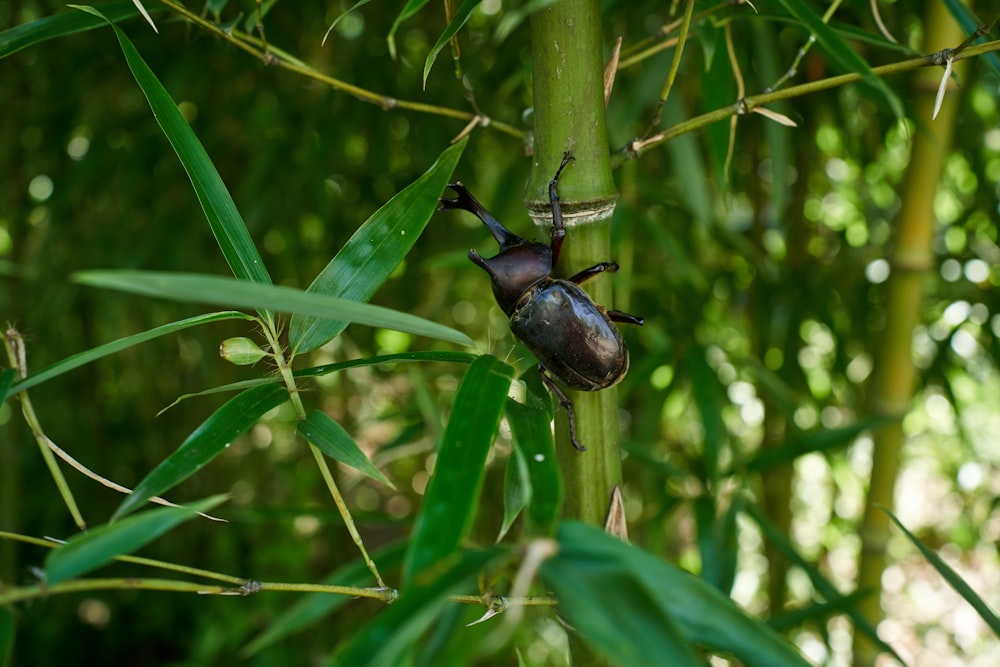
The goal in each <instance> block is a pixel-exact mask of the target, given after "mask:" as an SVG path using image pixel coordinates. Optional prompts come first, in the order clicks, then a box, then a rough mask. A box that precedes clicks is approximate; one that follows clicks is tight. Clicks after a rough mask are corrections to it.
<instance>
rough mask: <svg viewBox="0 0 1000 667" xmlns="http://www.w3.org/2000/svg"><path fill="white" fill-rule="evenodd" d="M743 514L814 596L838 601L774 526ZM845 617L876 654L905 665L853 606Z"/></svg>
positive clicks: (748, 507) (756, 514)
mask: <svg viewBox="0 0 1000 667" xmlns="http://www.w3.org/2000/svg"><path fill="white" fill-rule="evenodd" d="M742 510H743V511H744V512H745V513H746V514H747V515H748V516H749V517H750V518H751V519H753V520H754V521H755V522H756V523H757V525H758V526H759V527H760V529H761V532H762V533H764V537H766V538H767V539H768V540H770V541H771V543H773V544H774V546H776V547H777V548H778V551H779V552H780V553H781V554H782V555H783V556H784V557H785V558H786V559H788V561H789V562H790V563H794V564H795V565H798V566H799V567H800V568H802V571H803V572H805V573H806V575H807V576H808V577H809V581H810V582H812V585H813V588H814V589H815V590H816V592H817V593H819V594H820V595H821V596H823V598H825V599H826V600H828V601H829V600H836V599H838V598H840V597H841V593H840V591H838V590H837V588H836V586H834V585H833V584H832V583H830V581H829V580H828V579H827V578H826V577H824V576H823V573H822V572H820V571H819V569H818V568H816V566H814V565H813V564H812V563H810V562H809V561H807V560H806V559H805V558H803V557H802V555H801V554H800V553H799V552H798V551H797V550H796V549H795V547H794V546H792V544H791V542H790V541H789V540H788V537H787V536H786V535H784V534H783V533H782V532H781V531H780V530H778V529H777V528H776V527H775V526H774V524H772V523H771V522H770V521H768V520H767V518H766V517H765V516H764V515H763V514H762V513H761V512H760V510H758V509H757V508H756V507H754V506H753V505H752V504H750V503H747V502H744V503H742ZM868 594H869V595H870V594H871V593H870V592H868ZM844 613H846V614H847V616H848V617H849V618H850V619H851V621H852V622H853V623H854V628H855V632H856V633H858V632H860V633H862V634H864V635H865V636H866V637H867V638H868V639H869V640H870V641H871V642H872V643H874V644H875V645H876V646H878V648H879V650H881V651H884V652H885V653H888V654H889V655H891V656H893V657H894V658H896V660H898V661H899V663H900V664H901V665H905V664H906V661H904V660H903V659H902V658H901V657H900V656H899V654H898V653H896V651H895V650H893V648H892V647H891V646H889V645H888V644H886V643H885V642H884V641H882V639H880V638H879V636H878V633H877V632H876V631H875V628H874V626H872V624H871V623H869V622H868V620H867V619H866V618H865V617H864V616H862V615H861V612H859V611H858V608H857V607H856V606H852V607H849V608H847V609H845V610H844Z"/></svg>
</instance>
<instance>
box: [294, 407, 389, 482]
mask: <svg viewBox="0 0 1000 667" xmlns="http://www.w3.org/2000/svg"><path fill="white" fill-rule="evenodd" d="M299 433H301V434H302V437H304V438H305V439H306V440H308V441H309V442H311V443H312V444H314V445H316V446H317V447H318V448H319V449H320V450H322V452H323V453H324V454H326V455H327V456H329V457H330V458H332V459H334V460H335V461H339V462H340V463H343V464H344V465H346V466H350V467H351V468H354V469H355V470H357V471H358V472H360V473H362V474H364V475H367V476H368V477H371V478H372V479H375V480H378V481H380V482H382V483H383V484H385V485H387V486H391V487H392V488H396V487H395V486H394V485H393V483H392V482H390V481H389V479H388V478H387V477H386V476H385V475H383V474H382V471H381V470H379V469H378V468H376V467H375V464H374V463H372V462H371V460H370V459H369V458H368V457H367V456H365V453H364V452H363V451H361V448H360V447H358V444H357V443H356V442H354V438H352V437H351V435H350V433H348V432H347V431H346V430H344V427H343V426H341V425H340V424H338V423H337V422H335V421H334V420H333V419H332V418H331V417H330V416H329V415H328V414H326V413H325V412H323V411H322V410H314V411H312V412H310V413H309V414H308V415H306V418H305V419H303V420H302V421H300V422H299Z"/></svg>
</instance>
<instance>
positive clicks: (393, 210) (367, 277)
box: [288, 139, 467, 354]
mask: <svg viewBox="0 0 1000 667" xmlns="http://www.w3.org/2000/svg"><path fill="white" fill-rule="evenodd" d="M466 143H467V139H462V141H460V142H458V143H456V144H455V145H454V146H451V147H450V148H448V149H446V150H445V151H444V152H443V153H441V155H440V157H438V159H437V161H436V162H435V163H434V164H433V165H432V166H431V168H430V169H428V170H427V172H426V173H424V174H423V175H422V176H421V177H420V178H418V179H417V180H416V181H414V182H413V183H412V184H410V185H408V186H407V187H406V188H404V189H403V190H402V191H400V192H399V193H398V194H397V195H396V196H395V197H393V198H392V199H390V200H389V202H388V203H387V204H386V205H385V206H383V207H382V208H380V209H379V210H378V211H376V212H375V214H374V215H372V217H370V218H368V220H367V221H366V222H365V224H363V225H361V227H360V228H359V229H358V231H356V232H355V233H354V235H353V236H352V237H351V238H350V240H349V241H348V242H347V244H346V245H344V247H343V248H342V249H341V250H340V252H338V253H337V256H336V257H334V258H333V259H332V260H330V263H329V264H327V266H326V268H324V269H323V271H322V272H321V273H320V274H319V275H318V276H317V277H316V279H315V280H314V281H313V283H312V285H310V286H309V289H307V290H306V292H307V293H310V294H325V295H328V296H334V297H337V298H340V299H347V300H348V301H359V302H364V301H368V300H369V299H371V298H372V295H373V294H375V292H376V290H378V288H379V287H381V286H382V284H383V283H384V282H385V281H386V279H387V278H388V277H389V275H390V274H391V273H392V272H393V271H394V270H395V268H396V267H397V266H399V263H400V262H401V261H403V258H404V257H405V256H406V253H407V252H409V250H410V248H412V247H413V244H414V243H415V242H416V240H417V238H419V237H420V234H421V233H422V232H423V231H424V227H425V226H426V225H427V221H428V220H430V218H431V215H433V213H434V211H436V210H437V207H438V198H439V197H440V196H441V193H442V192H443V191H444V188H445V185H447V183H448V181H449V180H450V179H451V174H452V172H453V171H454V170H455V165H456V164H457V163H458V159H459V158H460V157H462V151H463V150H464V149H465V145H466ZM347 324H348V323H347V322H344V321H337V320H331V319H325V318H318V317H312V316H301V315H296V316H293V317H292V319H291V323H290V324H289V327H288V341H289V346H290V347H291V349H292V352H293V354H300V353H303V352H311V351H312V350H315V349H316V348H318V347H320V346H321V345H323V344H325V343H326V342H327V341H329V340H331V339H332V338H333V337H334V336H336V335H337V334H339V333H340V332H341V331H343V330H344V328H345V327H346V326H347Z"/></svg>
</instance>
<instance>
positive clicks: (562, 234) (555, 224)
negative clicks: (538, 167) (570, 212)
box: [549, 151, 575, 266]
mask: <svg viewBox="0 0 1000 667" xmlns="http://www.w3.org/2000/svg"><path fill="white" fill-rule="evenodd" d="M574 159H575V158H574V157H573V156H572V155H570V154H569V151H566V152H565V153H563V157H562V162H560V163H559V168H558V169H556V175H555V176H553V177H552V180H551V181H549V204H550V205H551V206H552V242H551V244H550V247H551V248H552V266H555V265H556V264H558V263H559V251H560V250H562V244H563V239H564V238H566V228H565V227H564V226H563V220H562V207H561V206H560V205H559V193H558V192H556V186H557V185H558V184H559V175H560V174H562V170H563V169H565V168H566V165H567V164H569V163H570V161H571V160H574Z"/></svg>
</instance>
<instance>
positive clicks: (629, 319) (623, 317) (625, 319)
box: [607, 310, 646, 327]
mask: <svg viewBox="0 0 1000 667" xmlns="http://www.w3.org/2000/svg"><path fill="white" fill-rule="evenodd" d="M607 313H608V317H610V318H611V321H612V322H622V323H624V324H634V325H636V326H639V327H641V326H642V325H643V324H645V323H646V320H644V319H642V318H641V317H639V316H637V315H629V314H628V313H623V312H622V311H620V310H609V311H607Z"/></svg>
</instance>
